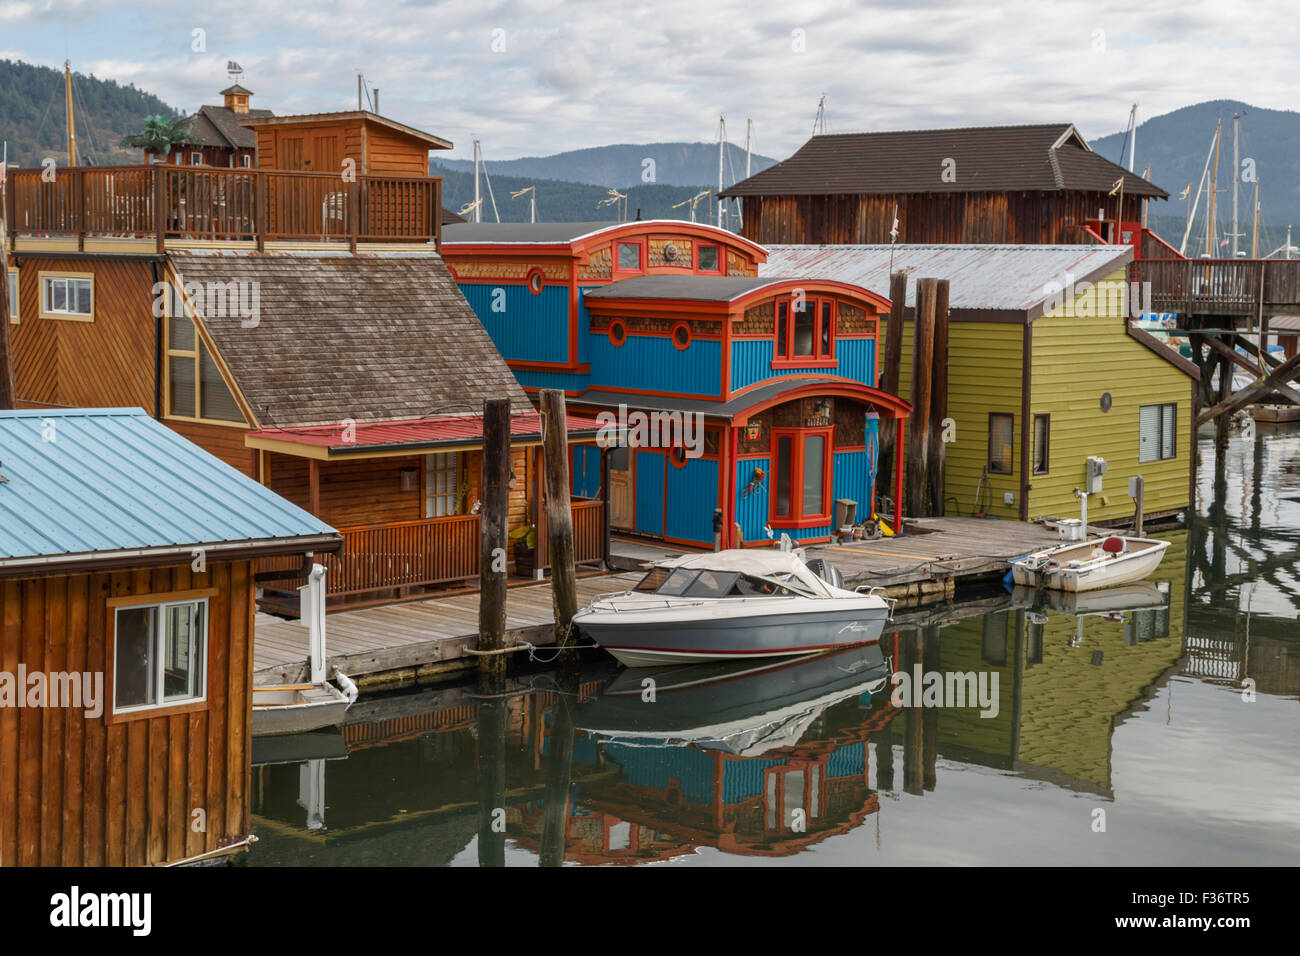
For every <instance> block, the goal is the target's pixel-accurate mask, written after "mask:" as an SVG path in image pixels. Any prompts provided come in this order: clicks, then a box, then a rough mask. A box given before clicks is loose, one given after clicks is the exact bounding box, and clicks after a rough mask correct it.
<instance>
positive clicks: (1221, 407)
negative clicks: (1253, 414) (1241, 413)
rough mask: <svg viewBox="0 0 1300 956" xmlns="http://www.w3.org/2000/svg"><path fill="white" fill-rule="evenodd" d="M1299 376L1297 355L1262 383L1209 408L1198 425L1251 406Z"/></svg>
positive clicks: (1197, 420) (1197, 421)
mask: <svg viewBox="0 0 1300 956" xmlns="http://www.w3.org/2000/svg"><path fill="white" fill-rule="evenodd" d="M1298 374H1300V355H1297V356H1296V357H1295V358H1293V359H1289V360H1288V361H1286V362H1284V363H1283V364H1282V365H1280V366H1278V367H1277V368H1276V369H1275V370H1274V371H1273V372H1272V374H1270V375H1269V376H1268V378H1266V379H1264V380H1263V381H1262V382H1256V383H1255V384H1254V385H1252V386H1250V387H1249V388H1244V389H1242V390H1241V391H1240V392H1237V394H1235V395H1229V397H1227V398H1225V399H1223V400H1222V401H1220V402H1219V403H1218V404H1217V405H1215V406H1213V407H1212V408H1207V409H1206V410H1205V411H1203V412H1201V414H1200V415H1198V416H1197V418H1196V424H1197V425H1204V424H1205V423H1206V422H1209V421H1213V420H1214V419H1215V418H1217V417H1218V416H1220V415H1230V414H1232V413H1233V412H1235V411H1236V410H1237V409H1239V408H1241V407H1243V406H1245V405H1249V404H1251V403H1252V402H1254V401H1255V400H1256V399H1258V398H1260V397H1261V396H1263V395H1267V394H1268V393H1269V392H1271V391H1274V390H1275V389H1276V388H1277V385H1278V383H1279V382H1289V381H1290V380H1291V379H1293V378H1295V377H1296V376H1297V375H1298Z"/></svg>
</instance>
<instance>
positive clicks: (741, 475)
mask: <svg viewBox="0 0 1300 956" xmlns="http://www.w3.org/2000/svg"><path fill="white" fill-rule="evenodd" d="M755 468H762V469H763V471H764V472H765V473H766V474H767V477H766V478H764V479H763V483H762V484H761V485H759V486H758V487H757V488H756V489H754V492H753V494H751V495H748V496H744V495H743V492H744V490H745V486H746V485H748V484H749V479H750V478H751V477H753V475H754V469H755ZM771 486H772V459H770V458H742V459H741V460H740V461H738V462H737V463H736V521H737V523H739V525H740V533H741V534H742V535H743V536H744V539H745V540H746V541H766V540H767V535H765V534H764V533H763V526H764V525H765V524H767V514H768V510H767V502H768V492H769V491H770V489H771Z"/></svg>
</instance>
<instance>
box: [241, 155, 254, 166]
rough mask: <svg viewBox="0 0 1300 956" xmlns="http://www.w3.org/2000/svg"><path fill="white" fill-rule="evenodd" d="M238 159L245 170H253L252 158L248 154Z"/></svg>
mask: <svg viewBox="0 0 1300 956" xmlns="http://www.w3.org/2000/svg"><path fill="white" fill-rule="evenodd" d="M239 158H240V160H241V165H242V166H243V167H244V168H245V169H252V168H253V157H252V156H250V155H249V154H248V153H245V154H244V155H243V156H241V157H239Z"/></svg>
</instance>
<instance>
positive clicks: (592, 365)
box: [442, 221, 911, 547]
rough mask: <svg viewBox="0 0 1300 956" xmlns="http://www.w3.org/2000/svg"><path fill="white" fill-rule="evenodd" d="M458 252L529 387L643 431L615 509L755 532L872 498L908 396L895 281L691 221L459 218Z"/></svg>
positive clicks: (639, 524) (634, 522)
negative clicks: (887, 363)
mask: <svg viewBox="0 0 1300 956" xmlns="http://www.w3.org/2000/svg"><path fill="white" fill-rule="evenodd" d="M442 254H443V257H444V259H445V260H446V262H447V265H448V266H449V268H450V269H451V272H452V274H453V276H454V277H455V279H456V281H457V283H458V285H459V286H460V289H461V291H462V292H463V293H464V295H465V298H466V299H467V300H468V301H469V303H470V305H471V307H472V308H473V309H474V311H475V313H476V314H477V315H478V316H479V319H480V320H481V321H482V323H483V325H484V327H485V328H486V329H487V331H488V333H489V335H490V336H491V338H492V341H493V342H494V343H495V345H496V347H497V349H498V350H499V351H500V352H501V354H502V356H503V357H504V359H505V360H506V363H507V365H508V366H509V367H510V368H511V370H512V371H513V373H514V375H515V377H516V379H517V380H518V381H519V383H520V384H521V385H522V386H523V388H524V390H525V391H526V392H536V391H537V390H539V389H542V388H560V389H563V390H564V392H565V394H566V396H567V401H568V404H569V405H571V406H577V409H575V410H581V411H582V412H583V413H590V414H594V415H596V416H597V417H603V418H604V419H606V420H616V421H617V422H618V424H619V425H620V426H622V427H623V428H625V429H626V430H627V432H629V433H630V434H631V435H632V436H633V437H631V438H630V439H629V440H628V441H627V442H626V443H625V444H624V445H622V446H621V447H616V448H610V449H608V461H607V462H606V464H607V466H608V478H607V482H608V495H602V497H607V500H608V502H609V509H610V524H611V526H612V527H614V528H615V529H622V530H625V531H630V532H635V533H640V534H645V535H650V536H653V537H657V538H661V539H663V540H666V541H669V542H674V543H680V544H685V545H704V546H708V545H711V544H712V543H713V541H714V536H715V513H716V514H717V518H719V519H720V521H718V522H717V525H720V527H718V528H717V530H718V531H719V533H720V534H721V543H722V544H723V546H724V547H742V546H746V545H754V544H766V543H768V541H769V540H770V539H771V538H773V537H777V536H779V535H780V534H782V533H785V534H788V535H789V536H790V537H791V538H792V539H796V540H800V541H804V542H815V541H824V540H827V539H829V538H830V537H831V536H832V534H833V533H835V531H836V530H837V529H836V527H835V522H836V502H837V501H839V500H842V499H847V500H849V501H853V502H855V503H856V506H857V509H856V510H857V515H858V517H859V518H862V517H865V516H866V515H867V514H869V513H873V512H874V510H875V507H874V506H875V478H876V474H877V470H878V467H880V466H881V465H880V463H879V460H878V454H877V441H878V438H879V434H880V428H881V427H882V425H881V420H882V419H884V420H892V421H893V423H894V426H893V427H895V428H896V429H897V431H898V435H899V439H900V440H899V441H898V442H897V443H896V446H895V447H896V448H898V449H901V448H902V444H903V443H902V441H901V438H902V431H903V427H904V421H905V419H906V417H907V415H908V413H909V412H910V411H911V407H910V406H909V405H908V404H907V403H906V402H904V401H902V400H900V399H899V398H897V397H896V396H893V395H890V394H887V393H885V392H883V391H881V390H880V389H878V388H876V387H875V383H876V382H877V380H878V362H879V358H878V349H877V341H878V336H879V331H880V323H881V320H882V318H883V316H884V315H885V313H886V312H887V311H888V309H889V303H888V301H887V300H885V299H883V298H882V297H880V296H879V295H877V294H875V293H872V292H870V291H868V290H866V289H864V288H862V287H860V286H856V285H850V284H847V283H843V282H836V281H828V280H825V279H815V278H811V277H803V278H801V277H798V276H795V277H785V278H772V277H763V278H759V277H758V275H757V272H758V265H759V264H760V263H761V262H764V261H765V260H766V258H767V253H766V252H765V250H764V249H763V248H762V247H761V246H758V245H755V244H754V243H752V242H750V241H748V240H746V239H744V238H741V237H740V236H737V235H735V234H733V233H730V232H727V231H725V230H721V229H716V228H713V227H711V226H707V225H702V224H696V223H686V222H677V221H645V222H627V223H491V224H482V223H465V224H455V225H449V226H448V227H446V229H445V230H444V235H443V245H442ZM638 423H641V424H645V425H647V426H648V427H646V428H644V429H643V431H642V433H641V434H642V435H643V436H647V437H648V438H649V440H648V441H647V440H645V438H644V437H643V438H642V439H640V440H638V438H637V437H636V435H637V426H638ZM697 424H702V426H703V427H702V434H698V433H697V430H696V428H695V426H696V425H697ZM601 452H602V448H601V446H600V444H599V443H597V442H590V443H587V444H585V445H584V444H575V445H574V447H573V461H572V473H573V481H574V490H575V493H577V494H582V495H594V494H595V493H596V492H597V491H598V490H600V489H601V485H602V484H603V483H604V482H602V477H601V476H602V468H601V460H600V455H601ZM901 462H902V459H901V455H900V457H899V458H898V459H897V460H896V461H895V462H893V463H892V464H893V466H894V467H895V468H901ZM900 510H901V502H897V501H895V503H894V511H895V514H894V515H893V517H894V521H895V525H897V522H898V518H899V514H898V512H899V511H900Z"/></svg>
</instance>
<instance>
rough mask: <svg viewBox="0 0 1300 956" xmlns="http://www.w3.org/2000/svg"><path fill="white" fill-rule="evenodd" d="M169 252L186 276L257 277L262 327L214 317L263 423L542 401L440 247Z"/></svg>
mask: <svg viewBox="0 0 1300 956" xmlns="http://www.w3.org/2000/svg"><path fill="white" fill-rule="evenodd" d="M170 259H171V262H172V265H173V266H174V267H175V269H176V271H177V272H178V273H180V276H181V281H182V283H189V282H190V281H197V282H201V283H213V284H214V286H215V285H216V284H220V285H222V286H228V284H229V283H230V282H232V281H236V282H241V283H257V285H256V286H251V285H250V286H249V287H248V288H250V289H252V288H255V289H256V290H257V293H258V299H259V302H260V318H259V319H258V322H257V324H256V325H255V326H252V327H248V328H246V327H244V325H243V321H244V320H241V319H240V318H239V317H238V316H237V315H228V316H219V315H208V314H204V315H203V321H204V324H205V326H206V327H207V329H208V330H209V332H210V333H211V334H212V338H213V341H214V342H215V343H216V346H217V349H218V351H219V352H220V354H221V356H222V358H223V359H224V360H225V361H226V363H227V365H228V367H229V368H230V371H231V374H232V375H233V376H234V378H235V380H236V382H237V384H238V385H239V389H240V391H241V392H242V393H243V395H244V397H245V399H246V400H247V401H248V403H249V405H250V407H251V408H252V409H253V412H254V414H256V415H257V417H258V419H259V420H260V423H261V424H262V426H264V427H276V426H279V427H284V426H291V425H324V424H337V423H339V422H342V421H343V420H344V419H352V420H354V421H356V422H366V421H394V420H400V419H411V418H421V417H425V416H427V415H429V414H431V413H432V412H433V411H435V410H437V409H443V408H446V407H447V406H452V405H469V406H470V407H471V408H472V409H478V410H481V409H482V404H483V400H484V399H486V398H508V399H510V400H511V404H512V405H513V407H514V408H515V410H516V411H519V412H531V411H532V410H533V408H532V404H531V403H530V402H529V401H528V398H527V396H526V395H525V394H524V392H523V389H522V388H520V386H519V383H518V382H517V381H516V380H515V377H514V375H513V374H511V372H510V369H509V368H508V367H507V366H506V363H505V361H504V360H503V359H502V358H501V355H500V353H498V352H497V350H496V347H495V346H494V345H493V344H492V340H491V339H490V338H489V337H488V334H487V331H486V330H485V329H484V328H483V326H482V324H481V323H480V322H479V320H478V317H477V316H476V315H475V314H474V312H473V310H472V309H471V308H470V306H469V303H468V302H466V301H465V297H464V296H463V295H461V292H460V289H459V288H458V287H457V286H456V283H455V280H453V279H452V277H451V274H450V273H449V272H448V271H447V267H446V265H445V264H444V263H443V261H442V259H441V257H439V256H438V255H437V254H436V253H433V252H429V253H424V254H419V253H401V254H397V253H393V254H387V255H377V254H372V255H348V254H306V253H300V254H275V253H254V252H244V253H231V252H222V253H205V252H198V251H191V252H186V253H181V252H174V253H171V254H170ZM199 311H200V312H201V313H202V311H203V310H202V309H200V310H199ZM230 311H235V310H230Z"/></svg>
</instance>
